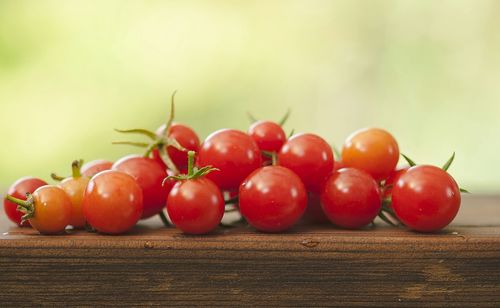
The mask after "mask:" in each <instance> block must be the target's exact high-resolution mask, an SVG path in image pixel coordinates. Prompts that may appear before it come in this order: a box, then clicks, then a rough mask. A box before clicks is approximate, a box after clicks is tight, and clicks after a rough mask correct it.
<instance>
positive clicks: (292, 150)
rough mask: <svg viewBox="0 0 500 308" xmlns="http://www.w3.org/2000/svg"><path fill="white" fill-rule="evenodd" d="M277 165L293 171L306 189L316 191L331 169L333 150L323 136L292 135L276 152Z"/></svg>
mask: <svg viewBox="0 0 500 308" xmlns="http://www.w3.org/2000/svg"><path fill="white" fill-rule="evenodd" d="M278 163H279V165H281V166H283V167H286V168H289V169H290V170H292V171H293V172H295V173H296V174H297V175H298V176H299V177H300V179H301V180H302V182H303V183H304V185H305V186H306V188H307V190H309V191H312V192H316V193H318V192H319V191H320V190H321V186H322V184H323V183H324V181H325V179H326V177H327V176H328V175H329V174H330V173H331V172H332V170H333V164H334V161H333V152H332V148H331V147H330V145H329V144H328V143H327V142H326V141H325V140H323V138H321V137H319V136H318V135H314V134H298V135H294V136H292V137H291V138H290V139H288V141H287V142H286V143H285V144H284V145H283V147H282V148H281V151H280V152H279V154H278Z"/></svg>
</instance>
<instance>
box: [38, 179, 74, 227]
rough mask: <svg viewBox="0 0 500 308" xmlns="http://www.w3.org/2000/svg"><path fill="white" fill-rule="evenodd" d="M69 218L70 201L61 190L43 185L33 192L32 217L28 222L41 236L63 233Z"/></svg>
mask: <svg viewBox="0 0 500 308" xmlns="http://www.w3.org/2000/svg"><path fill="white" fill-rule="evenodd" d="M70 217H71V200H70V198H69V197H68V195H67V194H66V193H65V192H64V190H62V188H60V187H58V186H54V185H45V186H42V187H40V188H38V189H37V190H35V192H33V217H30V218H29V219H28V221H29V222H30V224H31V226H32V227H33V228H34V229H36V230H37V231H38V232H40V233H42V234H57V233H61V232H63V231H64V229H65V228H66V226H67V225H68V224H69V221H70Z"/></svg>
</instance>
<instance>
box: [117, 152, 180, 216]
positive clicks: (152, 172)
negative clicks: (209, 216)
mask: <svg viewBox="0 0 500 308" xmlns="http://www.w3.org/2000/svg"><path fill="white" fill-rule="evenodd" d="M112 169H113V170H118V171H121V172H124V173H127V174H129V175H131V176H132V177H133V178H134V179H135V180H136V182H137V184H139V186H140V187H141V189H142V196H143V198H144V200H143V212H142V217H141V218H142V219H145V218H149V217H151V216H154V215H156V214H158V213H160V211H161V210H163V208H164V207H165V202H166V200H167V196H168V193H169V192H170V190H171V189H172V186H173V183H172V182H170V181H167V182H166V185H165V186H162V181H163V179H164V178H166V177H167V171H166V170H165V168H163V167H162V165H160V164H159V163H158V162H157V161H155V160H154V159H152V158H148V157H144V156H140V155H129V156H125V157H123V158H121V159H119V160H118V161H117V162H115V163H114V164H113V167H112Z"/></svg>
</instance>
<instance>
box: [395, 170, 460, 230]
mask: <svg viewBox="0 0 500 308" xmlns="http://www.w3.org/2000/svg"><path fill="white" fill-rule="evenodd" d="M460 202H461V196H460V190H459V187H458V185H457V183H456V182H455V180H454V179H453V178H452V177H451V176H450V175H449V174H448V173H447V172H446V171H444V170H442V169H440V168H438V167H435V166H429V165H420V166H415V167H411V168H409V169H408V170H407V171H406V172H405V173H404V174H402V175H401V176H400V177H399V179H398V181H397V182H396V184H395V186H394V187H393V188H392V207H393V209H394V212H395V213H396V216H397V217H398V218H399V219H400V220H401V222H402V223H404V224H405V225H406V226H407V227H408V228H410V229H413V230H415V231H420V232H434V231H438V230H441V229H443V228H444V227H446V226H447V225H448V224H449V223H450V222H451V221H452V220H453V219H454V218H455V216H456V215H457V213H458V210H459V208H460Z"/></svg>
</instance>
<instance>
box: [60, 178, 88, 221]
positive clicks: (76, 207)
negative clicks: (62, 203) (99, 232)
mask: <svg viewBox="0 0 500 308" xmlns="http://www.w3.org/2000/svg"><path fill="white" fill-rule="evenodd" d="M89 181H90V178H88V177H86V176H81V177H78V178H72V177H69V178H66V179H64V180H63V181H62V182H61V183H60V184H59V186H60V187H61V188H62V189H63V190H64V192H65V193H66V194H67V195H68V197H69V199H70V201H71V218H70V222H69V225H71V226H73V227H75V228H83V227H84V226H85V217H84V216H83V209H82V200H83V195H84V194H85V189H86V188H87V184H88V183H89Z"/></svg>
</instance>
